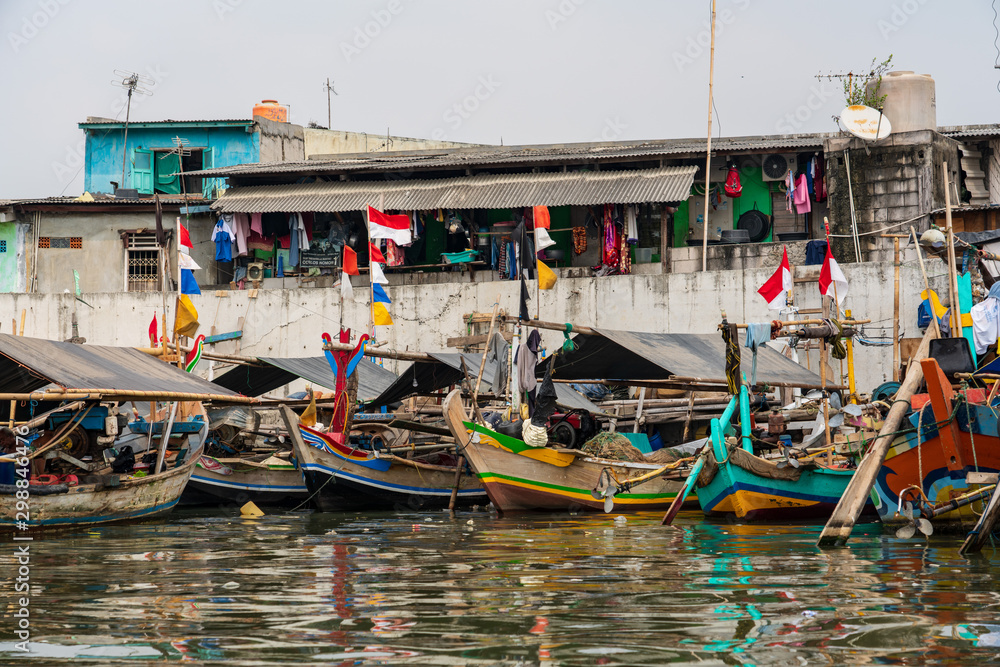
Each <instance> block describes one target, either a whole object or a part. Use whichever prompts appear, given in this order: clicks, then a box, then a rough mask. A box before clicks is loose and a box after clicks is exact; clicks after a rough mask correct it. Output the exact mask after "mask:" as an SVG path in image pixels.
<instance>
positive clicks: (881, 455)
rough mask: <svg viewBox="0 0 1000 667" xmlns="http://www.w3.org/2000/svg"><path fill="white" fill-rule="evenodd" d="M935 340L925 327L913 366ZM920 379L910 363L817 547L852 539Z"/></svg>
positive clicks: (934, 331)
mask: <svg viewBox="0 0 1000 667" xmlns="http://www.w3.org/2000/svg"><path fill="white" fill-rule="evenodd" d="M934 338H937V329H935V328H934V327H927V332H926V333H925V334H924V337H923V340H921V341H920V347H918V348H917V351H916V353H915V354H914V355H913V361H914V362H919V361H920V360H921V359H924V358H926V357H927V353H928V351H929V350H930V345H931V340H933V339H934ZM923 377H924V373H923V370H922V369H921V368H920V364H919V363H911V364H910V365H909V366H908V367H907V369H906V378H905V379H904V380H903V384H902V385H901V386H900V388H899V391H897V392H896V395H895V397H894V399H893V402H892V408H890V410H889V414H888V415H886V418H885V422H884V423H883V425H882V428H881V430H880V431H879V435H878V438H876V439H875V441H874V442H873V443H872V445H871V447H869V449H868V453H867V454H865V456H864V458H863V459H862V460H861V463H860V464H859V465H858V469H857V471H856V472H855V473H854V476H853V477H852V478H851V481H850V483H849V484H848V485H847V489H845V490H844V495H843V496H841V498H840V501H839V502H838V503H837V507H836V508H834V510H833V514H831V515H830V519H829V520H828V521H827V522H826V526H825V527H824V528H823V532H822V533H820V536H819V540H818V541H817V545H818V546H821V547H823V546H839V545H843V544H844V543H846V542H847V540H848V538H849V537H850V536H851V531H852V530H853V529H854V522H855V521H857V519H858V516H859V515H860V514H861V510H862V508H864V506H865V503H866V502H867V501H868V494H869V493H870V492H871V490H872V486H874V484H875V478H876V477H877V476H878V472H879V470H880V469H881V468H882V463H883V462H884V461H885V455H886V453H887V452H888V451H889V447H890V445H892V442H893V440H895V438H896V430H897V429H898V428H899V423H900V421H902V419H903V416H904V415H905V414H906V412H907V411H908V410H909V408H910V397H911V396H912V395H913V393H914V392H915V391H916V390H917V387H919V386H920V381H921V380H922V379H923Z"/></svg>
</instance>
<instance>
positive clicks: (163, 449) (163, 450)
mask: <svg viewBox="0 0 1000 667" xmlns="http://www.w3.org/2000/svg"><path fill="white" fill-rule="evenodd" d="M177 219H178V220H180V218H177ZM178 405H179V404H178V402H177V401H174V402H173V403H171V404H170V417H169V418H167V423H166V424H165V425H164V427H163V434H162V435H161V436H160V448H159V450H158V451H157V453H156V468H155V469H154V470H153V474H154V475H155V474H157V473H161V472H163V459H164V458H166V456H167V443H169V442H170V432H171V431H173V430H174V419H175V418H176V417H177V406H178ZM153 424H154V422H150V423H149V432H150V433H152V432H153Z"/></svg>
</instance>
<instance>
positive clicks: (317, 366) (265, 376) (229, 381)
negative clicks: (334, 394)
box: [214, 357, 396, 401]
mask: <svg viewBox="0 0 1000 667" xmlns="http://www.w3.org/2000/svg"><path fill="white" fill-rule="evenodd" d="M258 359H259V360H260V361H263V362H264V363H266V364H268V365H267V366H237V367H236V368H233V369H231V370H229V371H227V372H225V373H223V374H222V375H220V376H219V377H217V378H215V380H214V382H215V383H216V384H218V385H220V386H223V387H226V388H227V389H232V390H234V391H239V392H240V393H242V394H245V395H247V396H260V395H262V394H266V393H267V392H269V391H273V390H275V389H277V388H278V387H283V386H284V385H286V384H288V383H289V382H291V381H292V380H295V379H296V378H303V379H305V380H308V381H309V382H311V383H313V384H314V385H316V386H318V387H323V388H325V389H331V390H332V389H335V388H336V384H337V378H336V377H334V375H333V371H331V370H330V364H329V363H328V362H327V360H326V357H290V358H279V357H258ZM357 373H358V399H359V400H361V401H367V400H371V399H373V398H375V397H376V396H378V395H379V394H381V393H382V392H383V391H385V390H386V388H388V387H389V385H391V384H392V383H393V382H394V381H395V380H396V374H395V373H393V372H392V371H390V370H388V369H385V368H382V367H381V366H379V365H378V364H375V363H373V362H371V361H369V360H368V359H362V360H361V363H359V364H358V369H357Z"/></svg>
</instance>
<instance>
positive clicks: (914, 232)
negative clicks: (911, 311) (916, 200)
mask: <svg viewBox="0 0 1000 667" xmlns="http://www.w3.org/2000/svg"><path fill="white" fill-rule="evenodd" d="M910 234H911V235H912V236H913V246H914V248H916V250H917V261H918V263H919V264H920V275H921V276H923V277H924V289H925V290H926V291H927V298H928V299H930V297H931V281H930V280H928V279H927V267H925V266H924V254H923V253H922V252H920V241H919V239H917V230H915V229H914V228H913V225H910ZM928 328H929V329H930V328H933V329H934V330H935V331H937V335H938V336H940V335H941V327H940V326H938V320H937V316H936V315H934V313H931V326H930V327H928Z"/></svg>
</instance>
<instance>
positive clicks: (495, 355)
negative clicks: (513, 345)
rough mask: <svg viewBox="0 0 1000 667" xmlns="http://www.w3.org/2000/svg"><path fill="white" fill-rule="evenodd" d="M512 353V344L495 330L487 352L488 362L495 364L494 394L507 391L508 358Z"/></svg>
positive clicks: (501, 393) (502, 393)
mask: <svg viewBox="0 0 1000 667" xmlns="http://www.w3.org/2000/svg"><path fill="white" fill-rule="evenodd" d="M509 354H510V344H509V343H508V342H507V341H506V340H504V337H503V335H502V334H501V333H500V332H499V331H494V332H493V337H492V338H491V339H490V343H489V351H488V352H487V353H486V363H487V364H492V366H493V385H492V387H491V389H492V392H493V395H494V396H503V395H504V394H505V393H507V385H508V378H507V371H508V369H507V359H508V358H509Z"/></svg>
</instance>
